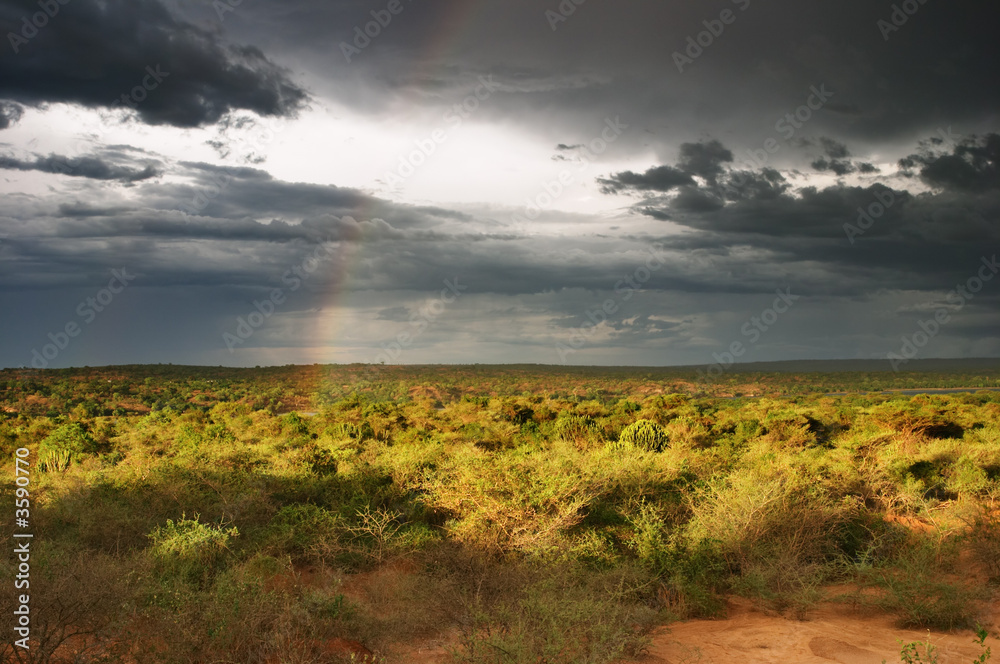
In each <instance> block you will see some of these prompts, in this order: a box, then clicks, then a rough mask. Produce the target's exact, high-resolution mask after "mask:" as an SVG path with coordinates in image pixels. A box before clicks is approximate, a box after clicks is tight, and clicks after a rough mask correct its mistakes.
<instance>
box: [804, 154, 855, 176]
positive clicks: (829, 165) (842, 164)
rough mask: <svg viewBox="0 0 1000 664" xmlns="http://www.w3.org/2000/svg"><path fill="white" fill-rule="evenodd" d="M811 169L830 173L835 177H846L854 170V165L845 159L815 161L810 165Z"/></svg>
mask: <svg viewBox="0 0 1000 664" xmlns="http://www.w3.org/2000/svg"><path fill="white" fill-rule="evenodd" d="M812 167H813V168H815V169H816V170H817V171H832V172H833V173H834V174H835V175H848V174H850V173H853V172H854V171H855V170H857V169H855V167H854V164H852V163H851V162H850V161H847V160H846V159H830V160H827V159H826V158H822V157H821V158H820V159H817V160H816V161H814V162H813V163H812Z"/></svg>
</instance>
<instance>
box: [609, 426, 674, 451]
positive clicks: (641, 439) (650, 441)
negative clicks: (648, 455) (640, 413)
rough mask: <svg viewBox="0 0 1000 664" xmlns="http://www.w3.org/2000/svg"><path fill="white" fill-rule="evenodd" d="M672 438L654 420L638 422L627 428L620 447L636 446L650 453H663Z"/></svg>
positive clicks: (619, 442)
mask: <svg viewBox="0 0 1000 664" xmlns="http://www.w3.org/2000/svg"><path fill="white" fill-rule="evenodd" d="M669 440H670V436H669V435H667V430H666V429H664V428H663V427H662V426H660V425H659V424H657V423H656V422H653V421H652V420H638V421H636V422H633V423H632V424H630V425H628V426H627V427H625V429H624V431H622V433H621V436H619V438H618V444H619V445H634V446H635V447H640V448H642V449H644V450H649V451H650V452H662V451H663V448H664V447H666V446H667V443H668V442H669Z"/></svg>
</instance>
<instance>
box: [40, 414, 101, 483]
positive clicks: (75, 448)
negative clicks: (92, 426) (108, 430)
mask: <svg viewBox="0 0 1000 664" xmlns="http://www.w3.org/2000/svg"><path fill="white" fill-rule="evenodd" d="M96 451H97V450H96V446H95V444H94V439H93V438H91V436H90V434H89V433H88V432H87V430H86V429H84V428H83V426H82V425H80V424H78V423H76V422H70V423H67V424H63V425H62V426H60V427H59V428H57V429H56V430H55V431H53V432H52V433H50V434H49V435H48V436H46V437H45V439H44V440H43V441H42V442H41V444H40V445H39V446H38V458H39V467H40V468H41V470H43V471H45V470H48V471H61V470H66V469H67V468H68V467H69V465H70V464H71V463H73V462H74V461H78V460H80V459H81V458H82V457H83V456H84V455H86V454H91V453H94V452H96Z"/></svg>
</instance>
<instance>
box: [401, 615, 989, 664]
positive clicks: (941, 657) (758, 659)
mask: <svg viewBox="0 0 1000 664" xmlns="http://www.w3.org/2000/svg"><path fill="white" fill-rule="evenodd" d="M997 617H998V616H997V615H994V616H993V618H994V620H992V621H991V623H992V624H991V625H988V627H989V628H990V631H991V633H994V634H995V633H997V627H998V625H997V624H996V620H995V619H996V618H997ZM974 638H975V635H974V634H973V633H972V632H968V631H958V632H950V633H931V635H930V639H931V643H932V644H933V645H934V646H936V647H937V655H938V660H937V661H938V664H970V663H971V662H972V661H973V660H974V659H975V658H976V657H978V656H979V654H980V653H981V652H982V651H981V650H980V648H979V646H977V645H974V644H973V639H974ZM926 639H927V632H926V631H920V630H907V629H900V628H899V627H898V623H897V619H896V618H895V617H893V616H883V615H869V616H866V615H861V614H858V612H857V610H856V609H855V608H853V607H850V606H845V605H837V604H830V605H824V606H822V607H820V608H818V609H816V610H814V611H812V612H811V613H810V614H808V615H807V617H806V619H805V620H793V619H789V618H785V617H783V616H780V615H775V614H768V613H764V612H761V611H759V610H757V609H755V608H753V607H752V605H750V603H749V602H745V601H743V600H739V599H735V600H731V602H730V606H729V617H728V618H726V619H723V620H690V621H686V622H679V623H674V624H672V625H670V626H669V627H661V628H659V629H657V630H655V631H654V632H653V634H652V644H651V645H650V648H649V652H648V654H647V655H645V656H644V657H641V658H640V659H638V660H635V661H634V662H631V661H630V662H623V663H622V664H695V663H699V664H732V663H734V662H738V663H739V664H830V662H838V663H839V664H880V663H881V662H882V660H883V659H884V660H886V661H887V662H888V663H889V664H895V663H897V662H899V661H900V660H899V650H900V644H899V641H903V642H904V643H909V642H913V641H920V642H924V641H926ZM448 641H449V638H448V637H447V636H444V637H442V638H438V639H431V640H428V641H426V642H421V643H415V644H408V645H407V646H404V647H400V648H399V649H398V650H395V651H394V652H392V653H387V654H388V655H389V657H388V661H389V662H406V663H407V664H445V663H446V662H451V661H452V660H451V659H450V657H449V656H448V652H447V650H446V645H447V643H448ZM990 644H992V645H993V646H994V650H1000V649H998V648H996V645H997V641H996V639H994V638H992V637H991V638H989V639H987V645H990ZM922 652H923V651H922V650H921V653H922Z"/></svg>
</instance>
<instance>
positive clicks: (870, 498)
mask: <svg viewBox="0 0 1000 664" xmlns="http://www.w3.org/2000/svg"><path fill="white" fill-rule="evenodd" d="M362 371H363V370H362V369H359V368H358V367H349V366H347V367H321V366H312V367H278V368H266V369H259V370H239V369H226V368H211V367H205V368H198V369H191V368H180V367H168V366H160V367H116V368H106V369H84V370H72V371H70V370H67V371H63V370H59V371H51V372H24V371H20V372H19V371H17V370H10V371H2V372H0V445H2V446H3V448H4V449H7V450H8V451H9V452H12V451H13V450H15V449H17V448H18V447H28V448H29V449H31V450H38V457H37V459H38V464H39V465H40V466H41V467H43V468H44V469H45V470H52V471H55V470H58V471H60V472H44V473H39V474H38V475H37V476H34V477H33V478H32V485H33V486H32V488H33V492H34V494H33V495H34V496H35V497H37V501H35V502H33V505H32V506H33V509H32V519H33V521H34V522H35V523H36V524H37V526H38V528H39V532H44V533H45V537H44V538H43V541H44V546H46V547H52V548H53V549H54V550H55V549H58V550H59V551H60V552H63V554H61V555H62V558H59V559H60V560H63V559H65V560H83V561H86V560H94V561H99V562H100V565H102V568H101V569H103V570H105V571H107V570H108V569H112V570H114V571H115V574H118V575H120V576H121V578H122V579H124V580H129V583H128V584H126V585H125V586H119V585H115V584H111V583H107V581H108V577H107V575H104V576H100V577H99V578H100V579H101V580H102V583H105V585H107V586H108V587H109V588H110V587H113V588H114V589H115V593H117V595H116V596H115V598H114V600H113V602H112V604H113V606H114V608H115V610H114V611H109V612H108V613H107V615H114V619H115V622H114V623H110V622H109V623H107V624H106V625H98V626H96V627H94V629H96V630H98V631H96V632H95V634H96V633H99V634H100V635H101V636H100V638H101V639H103V640H104V641H103V642H104V643H123V644H145V643H150V642H154V641H158V640H159V639H162V642H163V643H166V644H169V647H167V648H165V649H162V650H160V651H157V650H156V649H155V648H154V647H153V646H149V648H150V650H148V651H147V650H143V651H142V652H141V653H131V654H130V657H132V659H133V660H134V661H149V662H154V663H155V662H177V663H180V662H188V661H220V662H221V661H255V662H262V661H298V662H307V661H322V658H323V657H324V655H323V653H322V643H323V639H328V638H333V637H334V636H338V637H340V636H343V637H345V638H352V639H357V640H359V641H364V642H365V643H366V645H369V647H371V648H372V649H373V650H376V649H378V648H379V647H382V646H385V645H386V644H388V643H390V642H391V641H392V640H393V639H400V638H410V637H413V638H416V636H417V635H421V637H422V636H423V635H425V634H429V633H430V632H432V631H433V630H434V629H437V628H448V627H453V628H456V629H461V631H462V643H463V645H464V647H463V648H462V649H461V651H460V652H459V653H458V656H459V657H464V658H466V661H469V662H497V661H525V662H532V663H533V664H534V662H537V661H540V660H539V658H540V657H546V658H548V661H550V662H561V661H581V662H607V661H612V660H613V659H614V658H616V657H618V658H621V657H623V656H626V655H628V654H629V652H631V651H635V650H637V649H638V648H640V647H641V644H642V641H643V634H644V633H645V630H646V629H647V628H648V627H649V625H650V624H651V622H650V621H651V620H652V617H651V616H654V615H656V616H659V619H661V620H668V619H673V618H682V617H692V616H715V615H719V614H720V613H721V612H722V611H723V610H724V607H725V602H726V596H727V595H730V594H734V593H735V594H739V595H742V596H744V597H748V598H751V599H752V600H753V601H755V602H757V603H759V604H762V605H764V606H766V607H768V608H770V609H776V610H781V611H790V612H792V613H793V614H794V615H799V616H801V615H802V614H803V612H804V611H806V610H807V609H808V608H809V607H810V606H812V605H813V604H814V603H815V602H816V601H818V600H819V599H820V598H821V595H822V592H821V591H822V589H823V588H824V586H826V585H827V584H838V585H840V584H855V585H858V586H860V587H861V588H862V589H863V590H867V591H869V592H860V591H859V593H858V594H857V597H858V598H859V599H858V601H859V602H861V603H865V602H868V603H872V604H876V605H878V606H880V607H881V608H883V609H885V610H889V611H892V612H894V613H896V614H898V615H899V616H900V617H901V618H902V619H903V620H904V621H905V622H906V623H907V624H911V625H933V626H950V625H962V624H970V622H971V620H972V619H973V617H974V616H975V608H976V600H977V599H978V598H979V597H980V593H979V592H978V591H977V590H976V589H974V588H971V589H970V588H969V586H968V584H966V583H964V582H963V581H962V574H961V572H963V571H964V570H963V569H962V568H961V565H964V564H967V561H968V560H969V558H970V557H971V558H974V561H975V563H977V564H978V568H979V569H983V570H986V571H988V572H989V574H990V576H992V577H995V578H1000V535H998V533H1000V527H998V526H997V525H996V515H995V511H994V508H993V501H994V500H995V498H996V496H998V495H1000V426H998V424H997V422H1000V394H997V393H991V392H982V393H977V394H958V395H933V396H913V397H910V396H905V395H887V394H877V393H876V394H864V395H844V396H826V397H824V396H809V397H797V396H793V395H791V396H782V395H783V394H785V393H789V394H794V393H800V392H802V391H803V390H804V389H806V388H808V389H810V390H811V389H815V388H816V387H819V388H820V389H824V390H829V391H841V390H845V389H853V388H855V387H858V386H863V387H864V388H865V389H868V388H871V389H882V388H883V387H888V386H895V387H906V386H912V385H920V384H924V385H929V384H932V383H936V384H940V385H948V384H959V383H961V384H964V385H969V384H972V385H979V384H989V385H995V384H996V380H997V377H998V376H1000V372H993V373H991V371H993V370H992V369H989V368H988V367H987V368H985V369H977V370H976V371H975V372H971V373H969V372H966V373H965V374H964V375H962V374H955V375H950V376H943V375H940V374H937V375H933V374H927V375H916V374H900V375H895V374H890V373H889V372H882V373H880V374H865V375H860V374H851V375H848V374H842V375H820V374H815V375H809V376H802V375H795V374H741V373H739V372H738V371H735V370H734V371H732V372H730V373H729V374H728V375H727V380H726V381H719V384H718V385H709V386H706V387H705V394H706V396H699V397H692V396H690V395H689V394H681V393H680V392H684V391H690V390H691V384H690V381H691V379H692V378H693V375H691V372H686V370H684V371H678V370H668V369H664V370H659V369H655V370H634V369H628V370H624V369H612V368H607V369H605V368H577V367H565V368H546V367H503V368H494V367H481V366H469V367H448V368H442V367H384V368H382V369H380V371H379V373H378V377H377V379H374V380H373V379H371V377H369V378H366V379H363V380H361V379H360V378H361V377H362V375H363V373H362ZM685 372H686V373H685ZM991 381H992V382H991ZM736 392H741V393H743V394H756V395H763V396H761V397H759V398H754V399H749V398H739V399H718V398H715V397H714V396H712V395H715V396H732V395H733V394H735V393H736ZM314 411H315V412H317V413H318V415H317V416H316V417H305V416H302V415H300V414H297V413H304V412H314ZM108 413H115V417H109V416H108V415H107V414H108ZM637 420H638V421H637ZM609 442H611V444H608V443H609ZM7 458H8V463H9V464H10V465H12V458H13V457H12V455H11V454H8V455H7ZM8 470H9V476H13V475H12V474H13V469H12V468H9V469H8ZM178 514H199V515H202V516H198V517H194V518H191V519H188V518H187V517H186V516H182V517H181V518H180V519H179V520H178V519H177V516H176V515H178ZM963 519H964V524H963V522H962V520H963ZM221 524H226V525H225V526H223V525H221ZM237 527H238V530H237ZM237 535H238V536H237ZM959 552H961V553H962V554H963V556H964V557H963V558H959V556H958V553H959ZM969 554H971V556H970V555H969ZM44 559H45V557H44V556H42V555H41V554H40V556H39V560H44ZM33 560H34V558H33ZM52 560H56V558H55V557H53V558H52ZM456 560H457V561H458V562H457V563H455V561H456ZM472 560H474V561H477V562H474V563H473V562H470V561H472ZM449 561H450V562H449ZM451 563H455V564H451ZM96 564H97V562H95V565H96ZM0 567H3V570H4V573H8V572H9V571H10V569H11V568H10V564H9V562H8V563H0ZM70 568H71V569H72V570H73V574H72V575H61V574H60V573H55V572H54V577H53V578H55V577H59V578H60V579H61V580H60V582H59V583H60V584H61V585H59V588H56V587H55V586H52V588H53V589H55V590H53V591H52V592H51V593H50V595H51V596H52V597H77V596H79V597H91V598H93V597H102V598H104V597H105V595H104V594H101V593H97V594H93V593H96V592H97V591H96V590H94V589H93V586H92V585H88V584H89V581H90V578H88V577H87V576H86V575H81V573H80V572H81V569H82V568H81V567H80V566H79V565H76V566H72V565H71V566H70ZM53 569H55V568H54V567H53ZM470 570H478V571H476V572H475V573H474V574H473V573H472V571H470ZM42 571H43V570H42V569H41V568H40V569H39V573H40V574H39V578H40V579H41V578H44V575H43V574H42ZM357 572H362V573H360V574H355V573H357ZM33 573H34V569H33ZM95 574H96V572H95ZM102 574H104V572H102ZM74 575H75V576H74ZM508 577H509V578H508ZM94 578H95V579H96V578H98V577H97V576H95V577H94ZM366 579H371V580H372V582H371V585H370V586H365V585H364V584H365V583H366ZM33 581H34V578H33ZM40 583H41V581H40ZM342 583H343V584H348V583H349V584H350V585H351V589H350V591H348V590H347V587H346V586H345V587H341V584H342ZM491 584H492V586H491ZM491 587H492V590H491V589H490V588H491ZM88 588H90V589H89V590H88ZM421 589H423V590H421ZM56 590H58V592H56ZM88 593H89V594H88ZM39 596H40V597H41V596H42V593H39ZM346 597H351V598H354V599H355V600H356V602H357V603H356V604H355V603H352V602H349V601H347V599H345V598H346ZM87 601H88V602H90V604H86V603H85V604H84V605H86V606H92V605H93V604H94V602H96V601H98V600H94V601H91V600H87ZM100 601H101V602H104V601H110V600H106V599H101V600H100ZM119 609H120V610H119ZM4 610H6V608H5V609H4ZM39 615H41V613H39ZM49 615H56V616H57V615H58V614H57V613H55V614H53V613H50V614H49ZM95 615H103V614H101V613H100V612H98V613H97V614H95ZM383 616H389V617H383ZM53 620H55V618H53ZM74 620H78V621H82V620H83V618H82V617H80V616H77V617H76V618H74ZM81 624H83V623H81ZM86 624H87V626H88V629H90V628H91V627H93V625H91V623H90V622H87V623H86ZM150 632H152V633H153V634H156V636H157V637H158V638H157V639H150V638H149V635H150V634H149V633H150ZM567 634H569V635H572V636H573V637H574V638H568V637H567ZM402 635H409V636H402ZM136 647H140V646H136ZM141 647H142V648H145V647H146V646H141ZM623 648H624V649H623ZM384 649H387V648H384ZM626 651H629V652H626ZM921 654H925V652H924V651H921ZM2 657H3V655H2V654H0V658H2ZM327 657H328V655H327ZM108 661H113V660H112V659H109V660H108ZM914 661H916V660H914Z"/></svg>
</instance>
